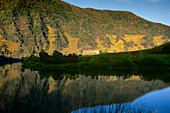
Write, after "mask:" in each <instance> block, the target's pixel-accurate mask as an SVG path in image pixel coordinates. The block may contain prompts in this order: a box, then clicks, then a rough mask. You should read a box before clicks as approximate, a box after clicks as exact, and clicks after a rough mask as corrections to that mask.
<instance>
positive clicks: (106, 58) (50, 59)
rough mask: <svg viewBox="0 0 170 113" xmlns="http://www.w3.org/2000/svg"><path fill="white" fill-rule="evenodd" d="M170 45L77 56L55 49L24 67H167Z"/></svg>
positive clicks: (25, 64)
mask: <svg viewBox="0 0 170 113" xmlns="http://www.w3.org/2000/svg"><path fill="white" fill-rule="evenodd" d="M169 45H170V43H166V44H164V45H161V46H159V47H155V48H153V49H148V50H141V51H134V52H122V53H112V54H110V53H103V54H99V55H91V56H77V55H75V54H70V55H68V56H65V55H63V54H62V53H60V52H58V51H55V52H54V53H53V55H48V54H47V53H46V52H44V51H42V52H40V55H39V56H40V57H35V56H31V57H29V58H28V59H25V60H24V67H26V68H30V69H43V68H46V69H60V70H79V69H83V70H94V69H95V70H96V69H99V70H106V69H108V70H113V69H123V70H126V69H134V68H135V69H144V70H147V69H148V70H150V69H167V68H169V66H170V53H168V51H169V50H166V49H164V48H167V47H169ZM158 51H159V54H158ZM165 53H166V54H165Z"/></svg>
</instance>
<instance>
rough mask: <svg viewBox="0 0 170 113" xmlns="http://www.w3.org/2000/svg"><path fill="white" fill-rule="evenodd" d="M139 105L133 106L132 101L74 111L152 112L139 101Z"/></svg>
mask: <svg viewBox="0 0 170 113" xmlns="http://www.w3.org/2000/svg"><path fill="white" fill-rule="evenodd" d="M139 104H140V105H139V106H132V105H131V104H130V103H124V104H113V105H103V106H97V107H92V108H82V109H79V110H77V111H74V112H72V113H152V112H153V111H154V110H153V109H152V108H150V109H146V106H145V105H144V104H142V103H139Z"/></svg>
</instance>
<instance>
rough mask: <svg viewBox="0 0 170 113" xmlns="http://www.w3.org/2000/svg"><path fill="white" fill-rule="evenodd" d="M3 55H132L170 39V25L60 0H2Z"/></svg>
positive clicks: (0, 31) (0, 48) (0, 44)
mask: <svg viewBox="0 0 170 113" xmlns="http://www.w3.org/2000/svg"><path fill="white" fill-rule="evenodd" d="M0 6H1V7H0V17H1V18H0V53H1V54H2V55H5V56H12V57H27V56H30V55H31V54H35V55H37V54H38V53H39V52H40V51H41V50H42V49H43V50H45V51H46V52H48V53H49V54H52V53H53V51H54V50H59V51H61V52H63V53H65V54H68V53H81V52H82V51H83V50H88V51H90V50H102V51H108V52H118V51H131V50H138V49H144V48H150V47H154V46H157V45H161V44H162V43H164V42H167V41H169V40H170V27H169V26H166V25H162V24H158V23H152V22H149V21H147V20H144V19H143V18H141V17H138V16H136V15H134V14H133V13H131V12H127V11H110V10H95V9H90V8H85V9H83V8H79V7H76V6H73V5H70V4H68V3H66V2H63V1H61V0H28V1H24V0H10V1H7V0H5V1H4V0H0Z"/></svg>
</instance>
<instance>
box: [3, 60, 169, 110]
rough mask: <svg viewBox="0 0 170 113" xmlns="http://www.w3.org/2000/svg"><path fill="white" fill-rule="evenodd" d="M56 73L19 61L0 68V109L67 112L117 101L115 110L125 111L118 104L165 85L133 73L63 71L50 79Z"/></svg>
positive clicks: (130, 100)
mask: <svg viewBox="0 0 170 113" xmlns="http://www.w3.org/2000/svg"><path fill="white" fill-rule="evenodd" d="M49 73H50V72H49ZM57 73H58V72H52V74H51V73H50V74H51V75H50V74H49V75H48V76H41V77H40V75H39V72H38V71H31V70H28V69H23V68H22V66H21V64H19V63H18V64H12V65H5V66H3V67H0V112H1V113H11V112H14V113H15V112H16V113H18V112H20V113H22V112H24V113H30V112H36V113H52V112H53V113H69V112H72V111H75V110H78V109H81V108H84V107H94V106H99V105H111V104H117V105H118V106H116V109H119V110H126V107H125V106H124V104H118V103H129V102H132V101H134V100H135V99H137V98H139V97H141V96H142V95H144V94H146V93H148V92H150V91H153V90H156V89H162V88H165V87H168V85H167V84H166V83H164V82H163V81H160V80H152V81H145V80H143V77H142V76H135V75H133V76H129V77H128V76H127V77H124V76H116V75H112V76H111V75H109V76H100V75H99V76H85V75H81V74H75V73H74V75H73V74H66V73H65V74H62V75H63V77H62V76H60V77H59V78H58V77H56V78H57V79H54V75H55V76H57V75H58V74H57ZM43 75H44V74H43ZM72 78H73V79H72ZM120 105H121V106H120ZM128 106H129V105H128ZM106 107H107V106H106ZM132 107H133V106H132ZM123 108H124V109H123ZM103 110H104V109H103Z"/></svg>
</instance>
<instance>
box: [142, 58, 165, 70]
mask: <svg viewBox="0 0 170 113" xmlns="http://www.w3.org/2000/svg"><path fill="white" fill-rule="evenodd" d="M139 66H141V67H145V68H147V67H165V61H164V59H162V58H159V57H156V56H146V57H144V58H143V59H141V60H140V61H139Z"/></svg>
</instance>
